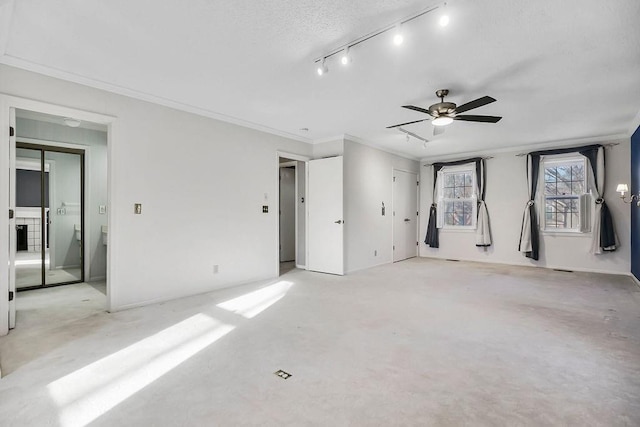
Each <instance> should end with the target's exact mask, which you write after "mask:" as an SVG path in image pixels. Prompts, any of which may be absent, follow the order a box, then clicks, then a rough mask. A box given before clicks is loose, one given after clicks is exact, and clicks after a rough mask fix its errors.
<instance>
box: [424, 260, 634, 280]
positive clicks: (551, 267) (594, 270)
mask: <svg viewBox="0 0 640 427" xmlns="http://www.w3.org/2000/svg"><path fill="white" fill-rule="evenodd" d="M420 258H428V259H438V260H441V261H447V260H451V259H455V260H456V261H463V262H478V263H482V264H495V265H511V266H515V267H533V268H544V269H547V270H570V271H577V272H580V273H598V274H613V275H615V276H627V275H629V274H630V273H627V272H623V271H611V270H600V269H597V268H579V267H567V266H566V265H536V264H533V262H531V263H527V262H495V261H490V260H481V259H464V258H440V257H433V256H420ZM523 258H524V257H523ZM527 259H528V258H527Z"/></svg>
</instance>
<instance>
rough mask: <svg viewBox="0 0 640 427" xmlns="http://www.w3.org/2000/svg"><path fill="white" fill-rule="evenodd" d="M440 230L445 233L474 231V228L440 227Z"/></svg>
mask: <svg viewBox="0 0 640 427" xmlns="http://www.w3.org/2000/svg"><path fill="white" fill-rule="evenodd" d="M440 231H444V232H446V233H475V232H476V228H440Z"/></svg>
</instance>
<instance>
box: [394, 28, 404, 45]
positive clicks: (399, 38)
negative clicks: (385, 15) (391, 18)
mask: <svg viewBox="0 0 640 427" xmlns="http://www.w3.org/2000/svg"><path fill="white" fill-rule="evenodd" d="M402 42H404V36H403V35H402V24H398V25H396V29H395V34H394V35H393V44H395V45H396V46H400V45H401V44H402Z"/></svg>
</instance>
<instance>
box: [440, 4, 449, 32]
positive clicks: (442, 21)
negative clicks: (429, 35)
mask: <svg viewBox="0 0 640 427" xmlns="http://www.w3.org/2000/svg"><path fill="white" fill-rule="evenodd" d="M438 23H439V24H440V26H441V27H446V26H447V25H449V15H447V3H446V2H445V3H444V4H443V5H442V15H440V19H439V20H438Z"/></svg>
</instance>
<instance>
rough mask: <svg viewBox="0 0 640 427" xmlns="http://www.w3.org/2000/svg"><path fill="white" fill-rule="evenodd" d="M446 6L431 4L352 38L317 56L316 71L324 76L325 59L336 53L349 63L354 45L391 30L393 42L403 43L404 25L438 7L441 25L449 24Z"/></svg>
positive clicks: (396, 43)
mask: <svg viewBox="0 0 640 427" xmlns="http://www.w3.org/2000/svg"><path fill="white" fill-rule="evenodd" d="M446 6H447V3H446V2H445V3H441V4H439V5H436V6H430V7H428V8H427V9H423V10H421V11H419V12H417V13H415V14H413V15H410V16H407V17H405V18H404V19H401V20H399V21H396V22H394V23H392V24H390V25H387V26H386V27H382V28H380V29H378V30H375V31H372V32H370V33H368V34H365V35H363V36H362V37H358V38H357V39H355V40H351V41H350V42H349V43H346V44H343V45H341V46H340V47H338V48H336V49H334V50H331V51H329V52H328V53H326V54H325V55H323V56H321V57H319V58H316V59H315V61H314V62H315V63H317V64H318V66H317V68H316V72H317V73H318V75H319V76H322V75H324V74H326V73H328V72H329V70H328V68H327V66H326V65H325V60H327V59H328V58H331V57H332V56H334V55H338V54H340V63H341V64H342V65H348V64H349V63H350V62H351V55H350V50H351V49H352V48H353V47H354V46H357V45H359V44H360V43H364V42H366V41H368V40H371V39H373V38H375V37H377V36H379V35H381V34H384V33H387V32H389V31H394V35H393V44H395V45H396V46H399V45H401V44H402V43H403V42H404V34H402V32H403V30H404V28H402V27H403V26H405V24H407V23H409V22H411V21H413V20H414V19H417V18H419V17H421V16H423V15H426V14H428V13H429V12H433V11H434V10H436V9H440V10H441V12H442V15H441V16H440V19H439V20H438V22H439V24H440V25H441V26H443V27H444V26H446V25H448V24H449V16H448V15H447V14H446Z"/></svg>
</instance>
